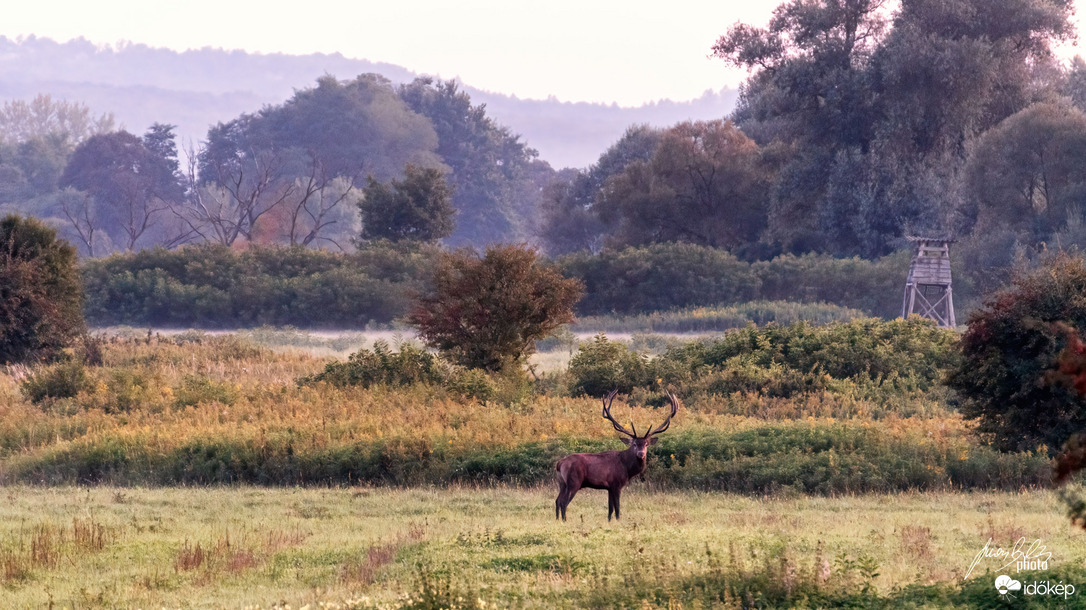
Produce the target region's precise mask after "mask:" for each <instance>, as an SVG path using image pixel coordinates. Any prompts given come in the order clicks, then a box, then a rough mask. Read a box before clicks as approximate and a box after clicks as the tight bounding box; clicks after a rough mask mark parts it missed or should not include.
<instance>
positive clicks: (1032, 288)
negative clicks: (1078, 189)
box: [948, 254, 1086, 451]
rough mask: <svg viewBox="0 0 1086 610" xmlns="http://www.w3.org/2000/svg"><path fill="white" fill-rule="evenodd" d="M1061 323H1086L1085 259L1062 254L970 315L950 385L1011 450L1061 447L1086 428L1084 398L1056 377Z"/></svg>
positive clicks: (968, 411)
mask: <svg viewBox="0 0 1086 610" xmlns="http://www.w3.org/2000/svg"><path fill="white" fill-rule="evenodd" d="M1057 323H1066V324H1071V325H1072V326H1074V327H1075V328H1086V261H1084V260H1083V259H1082V258H1079V257H1073V256H1070V255H1066V254H1060V255H1058V256H1056V257H1054V258H1053V259H1052V260H1050V261H1048V262H1047V263H1046V264H1045V265H1044V266H1042V267H1041V268H1040V269H1038V270H1036V271H1035V272H1033V273H1031V274H1028V275H1021V276H1019V277H1017V278H1015V280H1014V282H1013V284H1012V285H1011V286H1009V287H1007V288H1006V289H1004V290H1002V291H1000V292H998V293H996V294H995V295H993V296H992V297H991V298H990V299H989V300H988V301H987V302H986V303H985V306H984V307H983V308H982V309H980V310H978V311H977V312H975V313H974V314H973V315H972V316H971V317H970V320H969V329H968V330H967V331H966V332H965V334H964V335H962V338H961V352H962V360H961V363H960V364H959V365H958V366H957V367H956V368H955V369H954V370H952V372H951V374H950V376H949V379H948V384H949V385H950V387H951V388H953V389H954V390H956V391H957V393H958V396H959V397H960V398H961V401H962V414H963V415H964V416H965V417H966V418H968V419H973V420H976V421H977V423H978V430H979V431H980V432H981V433H982V434H984V435H985V436H987V437H988V438H989V439H990V440H991V441H992V443H993V444H994V445H995V446H997V447H998V448H1000V449H1002V450H1006V451H1023V450H1034V451H1035V450H1038V448H1039V447H1040V448H1047V449H1045V450H1046V451H1054V450H1057V449H1059V448H1060V447H1061V446H1062V445H1063V444H1064V442H1065V441H1066V440H1067V439H1068V437H1069V436H1070V435H1071V434H1072V433H1074V432H1077V431H1079V430H1083V429H1086V399H1084V398H1083V397H1081V396H1079V395H1078V394H1077V393H1076V392H1075V391H1074V389H1073V388H1071V387H1068V386H1066V385H1063V384H1059V383H1052V382H1051V380H1050V377H1049V371H1050V370H1052V369H1054V368H1056V364H1057V361H1058V358H1059V355H1060V353H1061V351H1062V350H1063V349H1064V347H1065V346H1066V344H1067V338H1066V334H1065V333H1064V332H1063V331H1062V330H1061V329H1060V328H1059V327H1058V326H1057Z"/></svg>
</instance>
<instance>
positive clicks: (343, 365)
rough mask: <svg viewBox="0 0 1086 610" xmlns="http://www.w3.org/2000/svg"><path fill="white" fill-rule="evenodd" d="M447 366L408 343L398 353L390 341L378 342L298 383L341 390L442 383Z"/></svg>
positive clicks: (447, 375) (446, 376)
mask: <svg viewBox="0 0 1086 610" xmlns="http://www.w3.org/2000/svg"><path fill="white" fill-rule="evenodd" d="M447 368H448V367H447V366H446V365H445V364H444V363H442V362H441V361H440V360H439V359H438V358H437V357H436V356H434V355H433V354H431V353H429V352H427V351H426V350H424V349H422V348H420V347H417V346H415V345H412V344H410V343H404V344H402V345H400V351H398V352H394V351H392V349H391V348H390V347H389V345H388V343H387V342H386V341H381V340H378V341H375V342H374V344H373V350H372V351H371V350H368V349H360V350H358V351H357V352H355V353H353V354H351V355H350V356H349V357H348V358H347V361H346V362H331V363H328V364H327V365H325V367H324V370H323V371H321V372H320V373H317V374H315V375H309V376H307V377H303V378H301V379H299V380H298V383H300V384H312V383H316V382H320V381H324V382H327V383H330V384H332V385H334V386H338V387H348V386H361V387H364V388H368V387H371V386H374V385H388V386H395V387H402V386H410V385H413V384H416V383H424V384H441V383H443V382H444V381H445V380H446V379H447V378H448V377H449V373H448V371H447Z"/></svg>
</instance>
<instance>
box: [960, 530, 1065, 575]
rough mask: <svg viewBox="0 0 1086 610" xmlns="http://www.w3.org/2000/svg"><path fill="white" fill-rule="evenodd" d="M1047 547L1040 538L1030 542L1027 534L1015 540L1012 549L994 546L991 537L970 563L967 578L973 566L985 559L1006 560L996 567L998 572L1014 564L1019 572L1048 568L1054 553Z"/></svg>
mask: <svg viewBox="0 0 1086 610" xmlns="http://www.w3.org/2000/svg"><path fill="white" fill-rule="evenodd" d="M1027 545H1028V546H1027ZM1046 549H1047V547H1046V546H1045V545H1044V544H1042V543H1041V539H1040V538H1038V539H1037V540H1034V541H1033V542H1032V543H1028V542H1027V541H1026V538H1025V536H1023V537H1021V538H1019V539H1018V540H1017V541H1015V543H1014V547H1013V548H1011V549H1010V550H1007V549H1005V548H1003V547H1001V546H993V545H992V539H991V538H989V539H988V542H987V543H986V544H985V545H984V548H982V549H981V550H980V552H979V553H977V556H976V557H974V558H973V563H971V564H969V571H968V572H966V573H965V578H969V575H970V574H972V573H973V568H975V567H977V564H979V563H980V562H981V561H983V560H985V559H995V560H996V561H1003V562H1005V563H1003V565H1001V566H999V568H997V569H996V572H1001V571H1003V570H1005V569H1007V568H1008V567H1010V566H1012V565H1013V566H1015V570H1016V571H1018V572H1021V571H1022V570H1047V569H1048V561H1049V560H1050V559H1052V553H1051V552H1049V551H1047V550H1046Z"/></svg>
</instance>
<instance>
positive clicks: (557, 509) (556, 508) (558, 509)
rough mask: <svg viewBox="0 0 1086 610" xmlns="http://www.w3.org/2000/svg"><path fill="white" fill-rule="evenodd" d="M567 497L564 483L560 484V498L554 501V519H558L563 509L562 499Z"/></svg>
mask: <svg viewBox="0 0 1086 610" xmlns="http://www.w3.org/2000/svg"><path fill="white" fill-rule="evenodd" d="M565 495H566V486H565V484H564V483H559V484H558V497H557V498H556V499H555V500H554V518H555V519H558V517H559V515H560V514H561V511H562V509H563V508H564V507H563V506H562V498H563V497H564V496H565Z"/></svg>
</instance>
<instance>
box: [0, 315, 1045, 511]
mask: <svg viewBox="0 0 1086 610" xmlns="http://www.w3.org/2000/svg"><path fill="white" fill-rule="evenodd" d="M952 345H953V333H947V332H945V331H940V330H938V329H935V328H934V327H933V326H931V325H930V324H929V323H927V322H923V321H919V320H909V321H896V322H890V323H885V322H878V321H875V320H857V321H854V322H850V323H848V324H842V325H836V326H828V327H812V326H806V325H803V324H799V325H793V326H789V327H774V326H769V327H766V328H765V329H761V330H759V329H755V328H753V327H751V328H748V329H745V330H742V331H738V332H734V333H729V334H727V335H725V336H724V337H723V338H718V339H708V340H701V341H696V342H692V343H686V344H680V345H677V346H673V347H671V348H669V349H667V350H665V351H664V353H663V354H661V355H660V356H657V357H655V358H651V359H650V358H649V357H648V356H643V355H637V354H635V353H633V352H630V351H629V348H628V347H626V346H625V345H623V344H618V343H613V342H609V341H607V340H606V339H605V338H603V337H600V338H597V339H596V340H595V341H592V342H589V343H587V344H585V345H584V346H583V347H582V350H581V351H580V352H579V353H578V354H577V356H576V357H575V358H574V360H573V361H572V362H571V365H570V367H569V369H568V371H562V370H557V371H541V372H540V373H539V379H538V380H537V381H535V382H529V381H528V380H526V379H524V378H522V377H519V376H509V375H506V374H504V373H497V374H486V373H483V372H481V371H471V370H467V369H460V368H458V367H452V366H451V365H447V364H443V363H441V362H440V361H439V360H437V359H436V358H435V357H434V356H433V355H431V354H428V353H427V352H424V351H422V350H420V349H419V348H417V347H414V346H413V345H412V344H410V343H406V344H401V345H400V346H399V348H398V349H395V350H394V349H392V348H391V347H390V346H388V345H387V344H384V343H381V342H378V343H377V344H376V345H375V346H374V347H373V348H372V349H363V350H360V351H358V352H356V353H355V354H354V355H353V356H352V357H350V358H349V359H347V361H345V362H338V363H337V362H333V363H329V362H328V361H327V360H324V359H322V358H318V357H315V356H311V355H309V354H308V353H306V352H302V351H295V350H286V351H278V352H276V351H272V350H270V349H268V348H263V347H259V346H257V345H255V344H253V343H251V342H249V341H247V340H245V339H242V338H240V337H237V336H233V335H224V336H209V335H202V334H199V333H186V334H182V335H175V336H172V337H161V336H157V335H148V336H145V337H140V338H120V337H114V338H111V339H108V340H106V341H104V342H103V344H102V345H101V350H102V365H101V366H92V365H89V364H82V363H81V362H79V361H78V360H74V359H73V360H68V361H65V362H60V363H57V364H54V365H49V366H41V367H38V368H34V369H18V370H16V369H12V370H11V371H10V372H11V373H12V374H9V375H5V376H3V377H0V413H2V417H0V481H3V482H6V483H14V482H20V481H22V482H43V483H53V484H63V483H114V484H154V485H170V484H179V483H185V484H189V483H196V484H209V483H240V482H244V483H259V484H275V485H294V484H329V483H331V484H352V483H368V484H391V485H417V484H436V485H445V484H451V483H464V484H479V483H484V484H494V483H508V484H520V485H533V484H538V483H546V482H549V481H550V480H551V478H552V473H551V470H552V468H553V464H554V461H555V460H556V459H557V457H559V456H560V455H562V454H564V453H568V452H570V451H595V450H603V449H607V448H613V447H614V446H615V445H616V443H615V441H614V440H613V439H612V438H611V437H612V432H611V431H610V428H609V427H608V426H606V425H605V424H606V422H604V421H603V420H602V419H600V417H599V414H598V408H599V403H598V402H597V400H596V399H594V398H590V397H576V396H575V395H576V394H580V393H582V392H585V393H588V394H592V393H594V390H593V389H592V387H591V383H596V385H597V386H598V387H607V386H609V385H611V384H612V383H613V382H614V380H613V379H608V378H607V377H606V375H605V373H606V370H605V369H606V368H607V366H609V365H610V364H611V363H610V360H609V358H610V355H608V353H604V351H606V350H611V351H612V352H614V353H618V354H623V353H625V354H627V356H626V360H625V361H622V362H629V363H634V362H636V363H638V364H637V366H639V367H641V369H640V370H638V371H631V370H629V369H628V368H623V367H624V366H626V365H624V364H623V363H622V362H619V363H618V365H617V369H615V370H613V371H612V373H613V374H615V375H619V376H620V377H621V378H622V379H623V380H626V381H631V380H632V381H636V383H633V382H631V383H630V384H629V390H628V391H629V399H628V405H639V406H627V405H623V406H621V407H617V408H621V409H623V413H622V414H619V415H618V416H619V417H621V418H623V419H626V418H633V419H634V420H635V421H638V422H640V421H643V420H658V419H659V417H658V413H656V412H655V407H658V406H660V405H661V404H663V397H662V394H661V392H662V390H663V388H665V387H670V388H674V389H675V390H676V391H677V392H678V393H679V395H680V396H682V397H683V399H684V408H683V410H682V411H681V412H680V414H679V415H678V416H677V418H676V421H675V425H674V426H673V429H674V430H673V432H671V433H669V434H668V435H667V436H666V438H661V441H660V444H659V445H657V447H656V449H657V453H658V455H659V456H661V457H660V458H659V464H658V466H657V467H655V468H653V469H650V480H651V481H653V483H654V485H657V486H659V487H661V488H668V489H677V488H683V489H704V490H723V491H734V492H742V493H772V494H778V493H780V494H791V493H814V494H826V495H834V494H842V493H859V492H868V491H882V492H888V491H894V490H949V489H1020V488H1023V487H1036V486H1045V485H1047V482H1048V480H1049V473H1048V462H1047V456H1046V455H1045V454H1044V452H1043V451H1041V450H1040V449H1029V450H1023V451H1020V452H1018V453H999V452H997V451H995V450H994V449H992V448H991V447H989V446H988V445H986V444H984V443H983V442H981V441H979V440H978V439H977V437H976V436H975V435H974V433H973V431H972V428H971V427H970V426H969V425H967V424H966V423H965V422H963V421H962V420H961V418H960V416H959V415H957V413H956V412H955V411H954V410H953V408H952V407H951V406H950V404H949V403H948V397H947V395H946V390H945V389H944V388H942V387H941V386H939V385H938V384H937V383H936V381H937V379H938V377H939V375H940V371H942V370H944V368H945V367H946V366H947V363H948V362H950V361H951V360H952V358H953V356H952V354H953V350H951V349H950V348H951V347H952ZM604 348H605V349H604ZM813 359H817V361H816V360H813ZM816 362H817V363H818V364H817V365H816V364H815V363H816ZM635 374H636V375H639V377H636V378H635V377H634V376H635ZM593 380H595V381H593ZM597 389H598V388H597Z"/></svg>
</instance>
